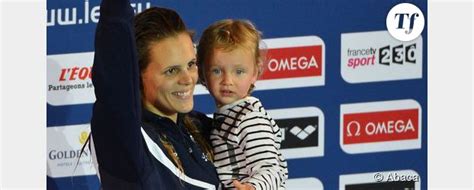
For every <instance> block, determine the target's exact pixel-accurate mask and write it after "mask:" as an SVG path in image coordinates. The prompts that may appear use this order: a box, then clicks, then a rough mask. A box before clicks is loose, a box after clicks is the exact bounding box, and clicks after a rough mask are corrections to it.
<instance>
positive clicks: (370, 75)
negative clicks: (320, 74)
mask: <svg viewBox="0 0 474 190" xmlns="http://www.w3.org/2000/svg"><path fill="white" fill-rule="evenodd" d="M422 58H423V40H422V37H421V36H420V37H418V38H417V39H415V40H413V41H409V42H401V41H398V40H396V39H393V38H392V37H391V36H390V34H389V33H388V32H387V31H370V32H356V33H343V34H341V75H342V78H343V79H344V80H345V81H346V82H348V83H365V82H378V81H393V80H405V79H420V78H422V77H423V60H422Z"/></svg>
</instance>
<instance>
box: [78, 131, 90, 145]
mask: <svg viewBox="0 0 474 190" xmlns="http://www.w3.org/2000/svg"><path fill="white" fill-rule="evenodd" d="M87 137H89V133H88V132H86V131H82V132H81V135H80V136H79V142H80V143H81V144H84V143H86V141H87Z"/></svg>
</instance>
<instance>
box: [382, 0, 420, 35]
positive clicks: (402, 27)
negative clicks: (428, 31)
mask: <svg viewBox="0 0 474 190" xmlns="http://www.w3.org/2000/svg"><path fill="white" fill-rule="evenodd" d="M386 25H387V30H388V32H389V33H390V34H391V35H392V36H393V37H394V38H395V39H397V40H400V41H404V42H406V41H411V40H414V39H416V38H417V37H418V36H420V34H421V32H422V31H423V29H424V27H425V17H424V16H423V12H421V10H420V9H419V8H418V7H417V6H415V5H413V4H410V3H400V4H398V5H395V6H394V7H393V8H392V9H390V11H389V12H388V14H387V18H386Z"/></svg>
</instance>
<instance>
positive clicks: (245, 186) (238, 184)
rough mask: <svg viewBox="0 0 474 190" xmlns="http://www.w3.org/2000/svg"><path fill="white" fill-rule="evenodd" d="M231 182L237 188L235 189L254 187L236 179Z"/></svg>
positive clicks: (247, 189) (250, 189)
mask: <svg viewBox="0 0 474 190" xmlns="http://www.w3.org/2000/svg"><path fill="white" fill-rule="evenodd" d="M232 184H233V185H234V186H235V188H237V190H255V187H253V186H252V185H251V184H249V183H240V181H238V180H234V181H233V182H232Z"/></svg>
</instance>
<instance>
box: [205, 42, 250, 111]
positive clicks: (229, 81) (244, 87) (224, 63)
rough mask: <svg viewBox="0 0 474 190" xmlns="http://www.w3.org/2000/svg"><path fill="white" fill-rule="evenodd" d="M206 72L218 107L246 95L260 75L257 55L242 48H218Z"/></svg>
mask: <svg viewBox="0 0 474 190" xmlns="http://www.w3.org/2000/svg"><path fill="white" fill-rule="evenodd" d="M205 73H206V83H207V88H208V89H209V91H210V92H211V95H212V96H213V97H214V99H215V101H216V103H217V106H218V107H221V106H223V105H226V104H230V103H232V102H235V101H237V100H239V99H242V98H244V97H246V96H247V95H248V92H249V89H250V86H251V85H252V84H254V83H255V81H256V80H257V75H258V72H257V68H256V63H255V57H254V56H253V54H252V53H251V52H250V51H244V50H241V49H235V50H232V51H230V52H228V51H227V52H226V51H222V50H216V51H215V52H214V55H213V57H212V58H211V60H210V62H208V63H207V65H206V71H205Z"/></svg>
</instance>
